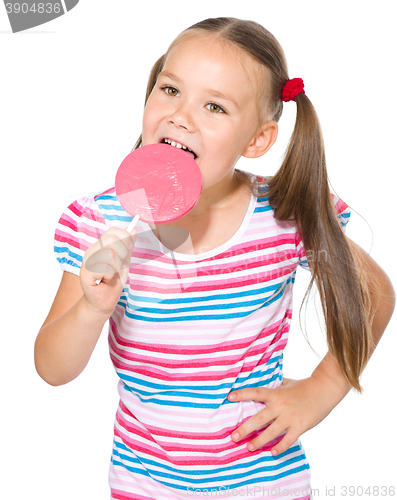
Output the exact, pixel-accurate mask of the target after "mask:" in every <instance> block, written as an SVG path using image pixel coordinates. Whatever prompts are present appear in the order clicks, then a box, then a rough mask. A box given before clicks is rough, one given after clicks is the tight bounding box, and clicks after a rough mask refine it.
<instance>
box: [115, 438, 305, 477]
mask: <svg viewBox="0 0 397 500" xmlns="http://www.w3.org/2000/svg"><path fill="white" fill-rule="evenodd" d="M114 444H115V446H116V447H117V448H118V449H120V450H125V451H127V452H130V453H131V450H130V449H128V448H127V446H125V445H124V444H123V443H120V442H118V441H114ZM299 450H300V451H301V455H298V456H297V457H296V458H297V459H299V458H303V459H304V460H305V459H306V456H305V453H304V452H303V449H302V448H300V447H299V446H298V445H295V446H291V448H288V450H286V451H284V452H283V453H279V454H278V455H277V460H279V459H281V458H285V457H287V456H288V455H292V454H293V453H296V452H298V451H299ZM115 451H116V452H117V455H118V456H121V454H120V453H119V452H118V451H117V450H115ZM133 455H135V454H134V453H133ZM123 458H124V459H125V460H128V461H129V462H131V463H141V464H148V465H153V466H155V467H159V468H160V467H161V468H162V469H165V470H169V471H170V472H174V473H176V474H179V475H181V476H182V475H192V476H193V475H194V476H202V475H207V474H208V475H209V474H218V473H223V472H230V471H235V470H238V469H246V468H248V467H255V466H256V465H261V464H263V462H274V460H275V458H274V457H273V456H261V457H260V458H254V459H253V460H251V461H250V462H244V463H239V464H236V465H232V466H225V467H220V468H216V469H215V468H214V469H210V470H189V471H186V470H183V469H181V470H180V469H176V468H175V467H171V466H169V465H166V464H162V463H159V462H157V461H154V460H151V459H148V458H145V457H141V458H140V459H138V458H137V457H135V456H134V457H131V456H129V455H123ZM293 460H294V459H293V458H292V459H289V460H288V462H289V463H292V462H293ZM295 461H297V460H295ZM284 464H285V462H282V463H280V464H278V467H279V468H281V467H283V466H284ZM276 466H277V465H276ZM142 467H144V465H142ZM253 473H255V471H254V472H253ZM247 474H248V473H246V475H247ZM170 477H171V476H170ZM182 479H184V478H182Z"/></svg>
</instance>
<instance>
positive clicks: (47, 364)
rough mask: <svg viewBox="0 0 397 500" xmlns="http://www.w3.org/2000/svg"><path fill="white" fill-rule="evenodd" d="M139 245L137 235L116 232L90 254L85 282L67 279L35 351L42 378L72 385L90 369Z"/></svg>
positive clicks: (84, 266)
mask: <svg viewBox="0 0 397 500" xmlns="http://www.w3.org/2000/svg"><path fill="white" fill-rule="evenodd" d="M135 239H136V230H134V232H133V234H132V235H131V234H129V233H128V232H127V231H125V230H124V229H120V228H117V227H112V228H110V229H108V231H106V232H105V233H104V234H103V235H102V237H101V238H100V239H99V240H98V241H96V242H95V243H94V244H93V245H91V246H90V247H89V248H88V250H87V251H86V253H85V255H84V259H83V262H82V265H81V269H80V276H79V277H78V276H75V275H74V274H71V273H68V272H64V273H63V276H62V281H61V284H60V286H59V290H58V292H57V294H56V297H55V299H54V302H53V304H52V307H51V310H50V312H49V314H48V317H47V319H46V320H45V322H44V324H43V326H42V327H41V330H40V331H39V333H38V335H37V338H36V342H35V346H34V361H35V366H36V370H37V373H38V374H39V375H40V377H41V378H42V379H44V380H45V381H46V382H48V383H49V384H50V385H63V384H67V383H68V382H70V381H71V380H73V379H75V378H76V377H77V376H78V375H80V373H81V372H82V371H83V370H84V368H85V367H86V365H87V363H88V361H89V359H90V357H91V354H92V352H93V350H94V348H95V345H96V343H97V341H98V338H99V336H100V334H101V332H102V328H103V326H104V324H105V323H106V321H107V320H108V319H109V318H110V316H111V315H112V313H113V311H114V309H115V307H116V305H117V302H118V300H119V298H120V294H121V292H122V290H123V287H124V285H125V283H126V281H127V276H128V270H129V264H130V261H131V253H132V250H133V247H134V244H135ZM98 280H101V282H100V283H99V284H98V285H97V284H96V281H98Z"/></svg>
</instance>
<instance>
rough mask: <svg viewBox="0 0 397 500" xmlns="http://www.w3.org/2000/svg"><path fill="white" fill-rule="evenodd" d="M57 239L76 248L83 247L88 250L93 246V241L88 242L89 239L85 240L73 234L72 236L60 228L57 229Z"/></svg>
mask: <svg viewBox="0 0 397 500" xmlns="http://www.w3.org/2000/svg"><path fill="white" fill-rule="evenodd" d="M55 241H59V242H60V243H66V244H68V245H70V246H71V247H74V248H76V249H81V250H84V251H86V250H87V248H88V247H90V246H91V243H88V242H87V241H84V240H83V239H81V238H74V237H73V236H70V235H69V234H68V233H63V232H62V231H60V230H58V229H57V230H56V231H55Z"/></svg>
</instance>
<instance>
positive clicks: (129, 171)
mask: <svg viewBox="0 0 397 500" xmlns="http://www.w3.org/2000/svg"><path fill="white" fill-rule="evenodd" d="M201 189H202V178H201V172H200V169H199V167H198V165H197V163H196V162H195V161H194V160H193V157H192V156H191V155H190V153H187V152H186V151H183V150H182V149H179V148H176V147H174V146H169V145H167V144H150V145H148V146H142V147H140V148H138V149H135V150H134V151H133V152H132V153H130V154H129V155H128V156H127V157H126V158H125V159H124V160H123V162H122V163H121V165H120V167H119V169H118V171H117V174H116V195H117V198H118V199H119V201H120V203H121V205H122V206H123V208H124V209H125V210H126V211H127V212H128V213H129V214H130V215H133V216H134V218H133V220H132V221H131V223H130V225H129V226H128V229H127V231H128V232H130V233H131V231H132V230H133V229H134V227H135V225H136V223H137V222H138V220H139V219H142V220H143V221H144V222H148V223H149V222H151V223H153V224H167V223H169V222H173V221H175V220H177V219H180V218H181V217H183V216H184V215H186V214H187V213H188V212H189V211H190V210H191V209H192V208H193V207H194V206H195V205H196V203H197V202H198V199H199V198H200V194H201ZM101 281H102V279H98V280H96V281H95V283H96V284H97V285H99V283H100V282H101Z"/></svg>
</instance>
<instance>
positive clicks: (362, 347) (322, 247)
mask: <svg viewBox="0 0 397 500" xmlns="http://www.w3.org/2000/svg"><path fill="white" fill-rule="evenodd" d="M203 30H204V32H211V33H212V34H216V35H217V36H218V37H219V39H220V40H221V41H226V42H229V43H232V44H233V45H234V46H237V47H239V48H240V49H242V50H243V51H245V53H248V54H249V55H250V56H251V57H253V58H254V60H256V61H258V62H259V63H260V64H262V65H263V66H264V67H265V68H267V70H270V75H271V78H270V80H271V81H270V82H269V81H266V82H265V83H266V84H267V87H265V86H263V88H264V89H265V88H266V101H264V100H263V99H262V100H263V101H264V103H265V105H266V109H267V110H270V119H272V120H275V121H278V120H279V119H280V117H281V114H282V111H283V103H282V101H281V98H280V96H281V89H282V87H283V86H284V85H285V83H286V82H287V81H288V80H289V76H288V69H287V63H286V59H285V56H284V52H283V50H282V48H281V46H280V44H279V43H278V41H277V40H276V39H275V37H274V36H273V35H272V34H271V33H270V32H269V31H267V30H266V29H265V28H264V27H263V26H261V25H260V24H258V23H256V22H254V21H243V20H239V19H234V18H226V17H221V18H215V19H206V20H204V21H201V22H199V23H197V24H194V25H193V26H191V27H190V28H188V29H187V30H185V31H184V32H182V33H181V35H179V37H177V38H176V39H175V40H174V42H173V43H172V44H171V46H170V48H169V49H168V51H167V53H166V54H164V55H163V56H162V57H160V59H159V60H158V61H157V62H156V63H155V65H154V66H153V69H152V72H151V74H150V78H149V82H148V86H147V91H146V99H145V104H146V102H147V100H148V98H149V96H150V94H151V92H152V90H153V88H154V86H155V84H156V82H157V78H158V76H159V74H160V72H161V71H162V69H163V66H164V62H165V60H166V57H167V54H168V53H169V51H170V50H171V49H172V48H173V47H174V46H175V45H176V44H177V43H179V42H180V41H181V40H182V39H184V37H185V36H186V35H190V34H194V33H201V34H202V33H203ZM267 74H269V72H267ZM267 80H268V79H267ZM296 109H297V113H296V121H295V128H294V131H293V133H292V136H291V139H290V142H289V145H288V148H287V151H286V154H285V157H284V161H283V163H282V165H281V167H280V168H279V170H278V171H277V173H276V174H275V175H274V176H273V177H272V178H271V179H270V180H269V181H268V182H267V185H268V191H267V196H268V197H269V202H270V204H271V206H272V207H273V209H274V214H275V217H276V219H277V220H279V221H285V220H290V221H294V222H295V224H296V226H297V228H298V230H299V233H300V235H301V238H302V240H303V243H304V247H305V251H306V254H307V255H311V256H315V258H310V260H309V266H310V269H311V273H312V277H311V281H310V284H309V287H308V290H307V292H306V294H305V297H304V301H305V299H307V298H308V296H309V293H310V291H311V289H312V287H313V284H314V283H315V284H316V285H317V289H318V291H319V295H320V299H321V304H322V309H323V313H324V317H325V323H326V332H327V342H328V348H329V351H330V353H331V354H332V355H333V356H334V357H335V358H336V360H337V361H338V364H339V366H340V368H341V370H342V372H343V374H344V375H345V377H346V379H347V381H348V382H349V383H350V385H351V386H352V387H353V388H355V389H356V390H357V391H358V392H361V391H362V387H361V385H360V382H359V378H360V375H361V373H362V371H363V369H364V367H365V366H366V364H367V362H368V359H369V356H370V354H371V350H372V349H373V341H372V335H371V325H372V320H373V314H374V312H373V308H371V300H370V296H371V287H372V286H373V284H371V283H369V281H368V273H367V271H366V268H365V261H364V260H363V259H362V258H361V257H360V255H359V254H358V253H357V251H355V249H354V247H352V246H351V245H350V244H349V242H348V239H347V238H346V237H345V235H344V233H343V231H342V228H341V225H340V223H339V221H338V218H337V213H336V210H335V208H334V205H333V202H332V197H331V193H330V189H329V181H328V175H327V170H326V163H325V153H324V142H323V138H322V133H321V127H320V123H319V120H318V117H317V114H316V111H315V109H314V107H313V105H312V103H311V102H310V100H309V98H308V97H307V96H306V95H305V94H303V93H302V94H299V95H298V96H297V97H296ZM141 144H142V136H141V137H140V138H139V139H138V141H137V143H136V144H135V146H134V149H135V148H137V147H139V146H140V145H141ZM260 188H261V186H260V185H256V186H254V190H255V192H256V194H257V195H259V192H260V191H259V190H260ZM262 196H263V195H262ZM324 251H325V252H324ZM321 255H325V256H326V258H324V259H320V256H321ZM316 256H317V257H316ZM304 301H303V302H304ZM302 305H303V303H302ZM301 309H302V308H301Z"/></svg>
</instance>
